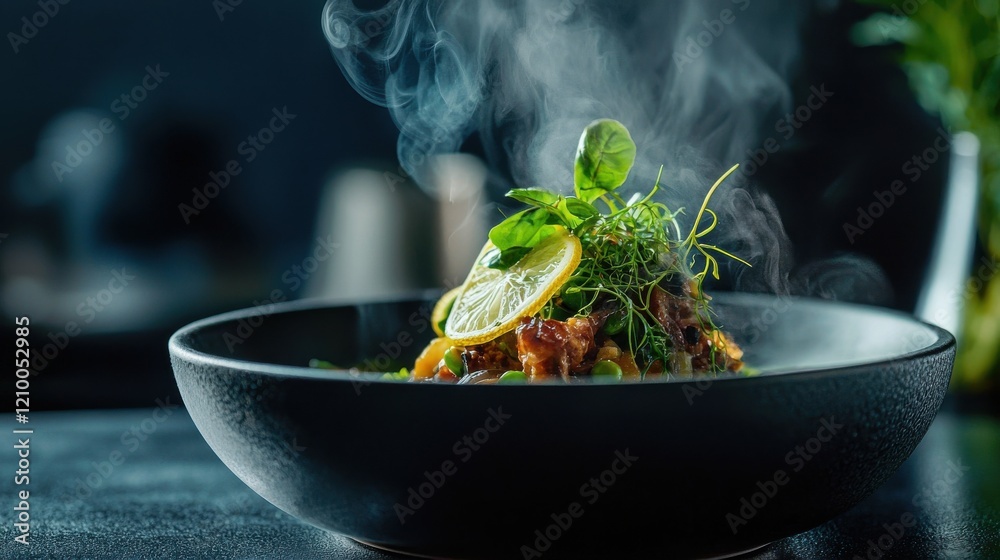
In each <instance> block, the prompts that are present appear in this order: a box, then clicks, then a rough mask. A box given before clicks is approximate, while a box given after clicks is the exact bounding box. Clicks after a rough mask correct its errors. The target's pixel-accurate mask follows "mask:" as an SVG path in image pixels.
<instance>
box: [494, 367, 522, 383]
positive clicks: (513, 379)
mask: <svg viewBox="0 0 1000 560" xmlns="http://www.w3.org/2000/svg"><path fill="white" fill-rule="evenodd" d="M527 382H528V376H527V375H526V374H525V373H524V372H523V371H517V370H511V371H508V372H507V373H504V374H503V375H501V376H500V379H497V383H502V384H504V385H507V384H511V385H515V384H521V383H527Z"/></svg>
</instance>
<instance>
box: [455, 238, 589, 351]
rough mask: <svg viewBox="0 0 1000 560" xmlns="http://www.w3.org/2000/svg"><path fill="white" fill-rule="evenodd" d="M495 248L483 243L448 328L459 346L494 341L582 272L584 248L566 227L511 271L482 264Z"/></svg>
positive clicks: (523, 258) (535, 310)
mask: <svg viewBox="0 0 1000 560" xmlns="http://www.w3.org/2000/svg"><path fill="white" fill-rule="evenodd" d="M493 249H494V247H493V244H492V243H489V242H487V243H486V246H485V247H483V251H482V252H481V253H480V256H479V258H477V259H476V262H475V264H473V265H472V270H471V271H470V272H469V276H468V278H466V279H465V283H464V284H463V285H462V291H461V292H460V293H459V294H458V298H457V299H456V300H455V303H454V305H453V306H452V308H451V315H449V316H448V321H447V323H446V324H445V329H444V332H445V335H446V336H447V337H448V338H450V339H452V340H453V341H455V343H456V344H460V345H468V344H482V343H483V342H487V341H490V340H493V339H494V338H496V337H498V336H500V335H502V334H504V333H506V332H507V331H510V330H511V329H513V328H514V327H516V326H517V323H518V322H519V321H520V320H521V318H522V317H530V316H532V315H534V314H535V313H538V311H540V310H541V309H542V307H544V306H545V303H546V302H547V301H549V299H551V298H552V296H553V295H555V294H556V292H558V291H559V289H560V288H561V287H562V285H563V284H565V283H566V280H568V279H569V277H570V275H571V274H573V271H574V270H576V267H577V266H578V265H579V264H580V254H581V253H582V251H583V249H582V247H581V246H580V240H579V239H578V238H577V237H576V236H574V235H573V234H572V233H570V232H569V231H567V230H566V229H565V228H562V227H559V228H558V229H557V231H555V232H554V233H552V234H551V235H549V236H548V237H546V238H545V239H544V240H542V242H541V243H539V244H538V245H537V246H535V248H534V249H532V250H531V251H530V252H528V254H526V255H525V256H524V257H522V258H521V260H519V261H517V263H516V264H515V265H514V266H512V267H510V268H508V269H507V270H496V269H493V268H489V267H487V266H485V265H483V264H481V263H480V261H482V259H483V257H484V256H485V255H486V253H488V252H489V251H491V250H493ZM442 299H443V298H442Z"/></svg>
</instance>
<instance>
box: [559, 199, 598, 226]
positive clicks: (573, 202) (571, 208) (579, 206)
mask: <svg viewBox="0 0 1000 560" xmlns="http://www.w3.org/2000/svg"><path fill="white" fill-rule="evenodd" d="M560 205H561V207H564V208H565V209H566V211H567V212H569V213H570V214H572V215H573V216H576V217H577V218H580V219H581V220H586V219H587V218H593V217H594V216H597V215H599V214H600V212H598V211H597V208H594V205H593V204H591V203H589V202H585V201H583V200H580V199H579V198H575V197H572V196H571V197H568V198H564V199H563V200H562V201H561V202H560Z"/></svg>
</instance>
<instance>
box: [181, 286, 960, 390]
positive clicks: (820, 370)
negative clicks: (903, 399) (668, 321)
mask: <svg viewBox="0 0 1000 560" xmlns="http://www.w3.org/2000/svg"><path fill="white" fill-rule="evenodd" d="M440 295H441V290H424V291H417V292H409V293H402V294H398V295H393V296H387V297H373V298H371V299H364V300H358V299H354V298H351V299H344V298H336V297H334V298H329V297H325V298H303V299H299V300H294V301H283V302H276V303H273V306H274V308H273V309H272V310H271V311H270V312H269V313H267V315H268V316H269V315H275V314H279V313H293V312H298V311H307V310H313V309H322V308H333V307H353V306H359V305H379V304H392V303H408V302H417V301H421V300H426V301H430V300H431V299H432V298H435V297H439V296H440ZM712 296H713V298H718V299H721V300H725V303H726V304H735V305H739V300H741V299H743V300H755V301H760V300H764V299H777V298H779V297H781V298H786V299H790V300H794V301H797V302H804V303H806V304H808V305H819V306H837V307H847V308H851V309H854V310H855V311H860V312H865V313H878V314H882V315H890V316H893V317H895V318H897V319H900V320H903V321H906V322H908V323H910V324H913V325H920V326H923V327H926V328H928V329H930V330H931V332H933V333H934V334H936V335H937V340H934V341H933V342H931V343H929V344H928V345H926V346H924V347H922V348H917V349H915V350H911V351H909V352H904V353H901V354H896V355H893V356H890V357H887V358H883V359H879V360H873V361H867V362H860V363H847V364H843V365H832V366H819V367H814V368H802V369H793V370H779V371H775V372H768V373H764V374H762V375H754V376H745V375H739V374H731V375H719V376H716V377H711V378H691V379H678V378H668V379H662V378H661V379H656V380H652V381H643V382H635V383H618V384H597V383H574V384H570V383H561V382H553V383H535V384H532V385H531V388H532V389H531V390H538V389H539V388H540V387H564V388H571V387H601V388H603V389H604V390H607V389H610V388H613V387H631V386H649V385H684V384H690V383H703V382H705V381H708V382H711V383H713V384H714V383H717V382H721V383H730V382H734V381H737V380H741V381H742V382H744V383H749V382H765V381H768V380H774V379H780V378H787V377H792V376H795V377H800V376H808V377H813V376H825V375H835V374H845V373H851V372H857V371H859V370H867V369H870V368H873V367H884V366H889V365H891V364H893V363H895V362H901V361H909V360H914V359H918V358H922V357H927V356H932V355H938V354H941V353H944V352H947V351H948V350H949V349H953V348H954V347H955V345H956V341H955V337H954V336H953V335H952V334H951V333H950V332H949V331H947V330H945V329H943V328H941V327H939V326H937V325H934V324H932V323H928V322H926V321H923V320H921V319H918V318H917V317H915V316H913V315H911V314H909V313H906V312H903V311H899V310H896V309H889V308H884V307H877V306H873V305H865V304H859V303H852V302H843V301H835V300H827V299H822V298H815V297H807V296H776V295H774V294H759V293H746V292H714V293H713V294H712ZM259 307H260V306H254V307H246V308H242V309H237V310H233V311H227V312H225V313H219V314H216V315H212V316H209V317H205V318H203V319H199V320H197V321H194V322H192V323H189V324H187V325H185V326H183V327H181V328H180V329H178V330H177V331H176V332H174V333H173V334H172V335H171V336H170V340H169V341H168V343H167V348H168V351H169V353H170V357H171V359H172V360H173V359H181V360H183V361H186V362H188V363H200V364H206V365H211V366H215V367H222V368H226V369H231V370H242V371H251V372H254V373H258V374H265V375H272V376H277V377H284V378H300V379H302V378H304V379H317V380H320V379H321V380H328V381H347V382H355V383H362V384H364V385H369V384H387V385H394V386H398V385H410V386H413V387H456V388H457V387H463V386H461V385H457V384H453V383H411V384H407V383H402V382H400V381H396V380H387V379H382V378H381V376H382V373H383V372H352V371H350V370H346V369H317V368H312V367H308V366H296V365H288V364H273V363H268V362H257V361H252V360H244V359H240V358H232V357H226V356H221V355H218V354H210V353H208V352H203V351H201V350H196V349H194V348H192V347H191V346H190V345H188V344H186V342H185V341H186V339H187V338H188V337H190V336H191V335H193V334H194V333H196V332H198V331H200V330H203V329H206V328H208V327H211V326H215V325H219V324H222V323H226V322H234V321H239V320H240V319H246V318H247V317H250V316H251V315H252V314H253V313H254V312H255V311H257V310H258V309H259ZM258 314H259V312H258ZM950 374H951V372H949V375H950ZM465 387H466V388H465V389H458V390H468V388H469V387H483V386H481V385H467V386H465ZM488 387H490V389H491V390H508V389H513V390H523V389H520V387H522V386H520V385H495V386H494V385H490V386H488ZM524 387H528V386H527V385H525V386H524ZM564 390H565V389H564Z"/></svg>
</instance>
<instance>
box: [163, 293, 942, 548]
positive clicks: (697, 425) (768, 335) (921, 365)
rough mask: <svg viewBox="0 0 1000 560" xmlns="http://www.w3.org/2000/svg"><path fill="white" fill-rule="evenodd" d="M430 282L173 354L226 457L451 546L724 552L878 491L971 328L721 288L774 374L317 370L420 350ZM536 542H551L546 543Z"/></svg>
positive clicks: (288, 315)
mask: <svg viewBox="0 0 1000 560" xmlns="http://www.w3.org/2000/svg"><path fill="white" fill-rule="evenodd" d="M431 305H432V300H431V299H421V298H418V299H415V300H408V301H397V302H377V303H365V304H357V305H336V304H329V303H324V302H315V301H312V302H310V301H306V302H297V303H289V304H278V305H275V306H273V308H267V309H263V308H256V309H252V310H245V311H238V312H234V313H229V314H226V315H222V316H218V317H213V318H210V319H206V320H203V321H200V322H198V323H194V324H192V325H190V326H188V327H185V328H183V329H181V330H180V331H178V332H177V333H176V334H175V335H174V336H173V338H171V340H170V354H171V359H172V362H173V367H174V372H175V375H176V378H177V383H178V385H179V387H180V391H181V394H182V396H183V398H184V402H185V404H186V405H187V408H188V409H189V411H190V413H191V416H192V417H193V418H194V421H195V423H196V424H197V426H198V429H199V430H200V431H201V433H202V435H203V436H204V437H205V439H206V440H207V441H208V443H209V445H211V447H212V449H213V450H215V452H216V453H217V454H218V455H219V457H220V458H221V459H222V461H223V462H224V463H225V464H226V465H227V466H228V467H229V468H230V469H232V471H233V472H234V473H236V475H237V476H239V477H240V478H241V479H242V480H243V481H244V482H246V484H247V485H249V486H250V487H251V488H253V489H254V490H255V491H256V492H257V493H259V494H260V495H261V496H263V497H264V498H266V499H267V500H269V501H270V502H271V503H273V504H274V505H276V506H277V507H279V508H281V509H283V510H285V511H286V512H288V513H290V514H292V515H295V516H297V517H299V518H301V519H303V520H305V521H307V522H309V523H312V524H314V525H316V526H319V527H322V528H325V529H329V530H331V531H336V532H338V533H342V534H345V535H348V536H350V537H353V538H355V539H358V540H360V541H365V542H368V543H372V544H374V545H377V546H381V547H385V548H389V549H395V550H403V551H408V552H411V553H415V554H423V555H428V556H433V557H446V558H494V557H496V558H537V557H539V556H538V555H544V557H546V558H581V557H593V558H608V557H613V558H630V557H651V556H655V557H665V558H678V557H681V558H683V557H690V558H711V557H722V556H726V555H730V554H735V553H738V552H742V551H746V550H750V549H753V548H756V547H759V546H762V545H764V544H766V543H768V542H770V541H773V540H775V539H780V538H782V537H785V536H788V535H792V534H795V533H798V532H801V531H804V530H807V529H810V528H812V527H814V526H816V525H818V524H820V523H822V522H824V521H827V520H829V519H831V518H833V517H834V516H836V515H837V514H839V513H841V512H843V511H845V510H847V509H848V508H850V507H851V506H853V505H854V504H856V503H858V502H859V501H861V500H862V499H864V498H865V497H866V496H868V495H869V494H871V493H872V492H873V491H874V490H875V489H876V488H877V487H878V486H879V485H880V484H882V482H884V481H885V480H886V478H888V477H889V476H890V475H891V474H892V473H893V472H894V471H895V470H896V469H897V468H898V467H899V465H900V464H901V463H902V462H903V461H904V460H905V459H906V458H907V456H909V454H910V453H911V452H912V451H913V449H914V447H915V446H916V445H917V443H918V442H919V441H920V439H921V438H922V437H923V435H924V433H925V432H926V430H927V428H928V426H929V425H930V423H931V421H932V420H933V419H934V416H935V414H936V412H937V409H938V407H939V406H940V404H941V400H942V399H943V397H944V394H945V391H946V389H947V386H948V381H949V378H950V375H951V368H952V362H953V359H954V340H953V338H952V337H951V335H949V334H948V333H947V332H945V331H943V330H941V329H938V328H936V327H933V326H929V325H926V324H924V323H920V322H918V321H916V320H915V319H912V318H910V317H908V316H906V315H903V314H898V313H895V312H890V311H886V310H882V309H875V308H868V307H863V306H855V305H848V304H842V303H835V302H825V301H817V300H808V299H789V298H775V297H773V296H753V295H735V294H722V295H718V296H716V298H715V310H716V311H717V313H718V318H717V320H716V322H717V323H718V324H720V325H722V326H723V327H724V328H726V329H727V330H728V331H729V332H731V333H733V335H734V336H735V337H736V339H737V341H738V342H739V343H740V344H741V345H742V346H743V347H744V349H745V350H746V359H747V361H748V363H750V364H752V365H754V366H756V367H758V368H760V369H761V370H762V371H763V374H762V375H760V376H757V377H751V378H745V377H723V378H717V379H712V380H702V381H698V382H694V381H669V382H647V383H641V384H638V383H637V384H619V385H589V384H588V385H536V386H509V385H508V386H481V385H480V386H475V385H473V386H454V385H431V384H408V383H401V382H392V381H381V380H378V379H377V376H370V375H366V374H360V375H359V374H352V373H350V372H348V371H322V370H311V369H308V368H306V367H303V365H304V364H307V363H308V361H309V359H310V358H321V359H325V360H329V361H331V362H333V363H338V364H359V363H363V362H368V364H369V365H373V366H376V367H380V368H389V367H398V365H397V364H403V365H405V364H409V363H412V359H413V357H414V356H415V355H416V354H417V353H418V352H419V351H420V349H421V348H422V347H423V345H424V344H425V343H426V342H427V341H428V340H429V339H430V338H431V337H432V336H433V334H432V332H431V329H430V325H429V321H428V317H429V315H430V309H431ZM536 554H538V555H536Z"/></svg>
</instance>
